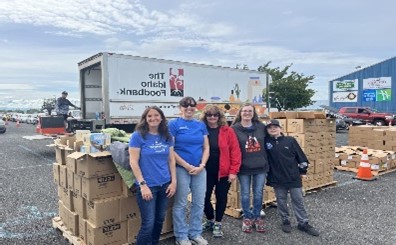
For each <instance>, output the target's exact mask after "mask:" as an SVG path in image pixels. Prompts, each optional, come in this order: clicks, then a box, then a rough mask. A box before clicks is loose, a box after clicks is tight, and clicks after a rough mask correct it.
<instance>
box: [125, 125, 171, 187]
mask: <svg viewBox="0 0 396 245" xmlns="http://www.w3.org/2000/svg"><path fill="white" fill-rule="evenodd" d="M172 146H173V140H172V139H170V140H169V141H165V139H164V138H163V137H162V138H161V137H160V136H159V135H154V134H150V133H148V134H146V139H143V137H142V135H141V134H140V133H138V132H134V133H133V134H132V136H131V139H130V141H129V147H134V148H140V158H139V167H140V170H141V171H142V174H143V177H144V180H145V181H146V183H147V186H149V187H152V186H159V185H163V184H166V183H168V182H169V181H170V180H171V174H170V170H169V161H168V159H169V148H170V147H172Z"/></svg>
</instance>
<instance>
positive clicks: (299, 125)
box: [287, 119, 317, 133]
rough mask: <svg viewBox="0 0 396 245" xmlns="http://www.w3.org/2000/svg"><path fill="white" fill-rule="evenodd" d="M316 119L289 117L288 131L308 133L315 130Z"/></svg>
mask: <svg viewBox="0 0 396 245" xmlns="http://www.w3.org/2000/svg"><path fill="white" fill-rule="evenodd" d="M315 126H316V123H315V119H287V132H288V133H306V132H315V131H317V128H316V127H315Z"/></svg>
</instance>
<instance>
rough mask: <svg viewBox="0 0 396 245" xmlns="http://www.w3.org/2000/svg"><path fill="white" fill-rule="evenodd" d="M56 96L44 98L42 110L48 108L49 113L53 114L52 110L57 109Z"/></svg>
mask: <svg viewBox="0 0 396 245" xmlns="http://www.w3.org/2000/svg"><path fill="white" fill-rule="evenodd" d="M55 103H56V98H50V99H44V101H43V106H42V107H41V110H43V111H44V110H47V111H48V114H49V115H51V111H52V110H53V109H55Z"/></svg>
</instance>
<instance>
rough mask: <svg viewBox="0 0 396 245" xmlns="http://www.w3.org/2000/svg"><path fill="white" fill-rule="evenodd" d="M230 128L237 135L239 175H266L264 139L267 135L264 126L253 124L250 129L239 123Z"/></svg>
mask: <svg viewBox="0 0 396 245" xmlns="http://www.w3.org/2000/svg"><path fill="white" fill-rule="evenodd" d="M232 128H233V129H234V131H235V133H236V135H237V138H238V141H239V147H240V148H241V153H242V164H241V168H240V170H239V174H242V175H245V174H246V175H250V174H259V173H267V172H268V170H269V165H268V160H267V152H266V151H265V147H264V139H265V135H266V134H267V133H266V130H265V125H264V124H262V123H254V124H253V125H252V126H251V127H249V128H245V127H243V126H242V125H241V124H240V123H236V124H235V125H233V126H232Z"/></svg>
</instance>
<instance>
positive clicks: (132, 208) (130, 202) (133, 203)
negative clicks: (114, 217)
mask: <svg viewBox="0 0 396 245" xmlns="http://www.w3.org/2000/svg"><path fill="white" fill-rule="evenodd" d="M119 210H120V216H121V221H124V220H127V219H140V210H139V206H138V204H137V200H136V196H130V197H122V198H121V199H120V208H119Z"/></svg>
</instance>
